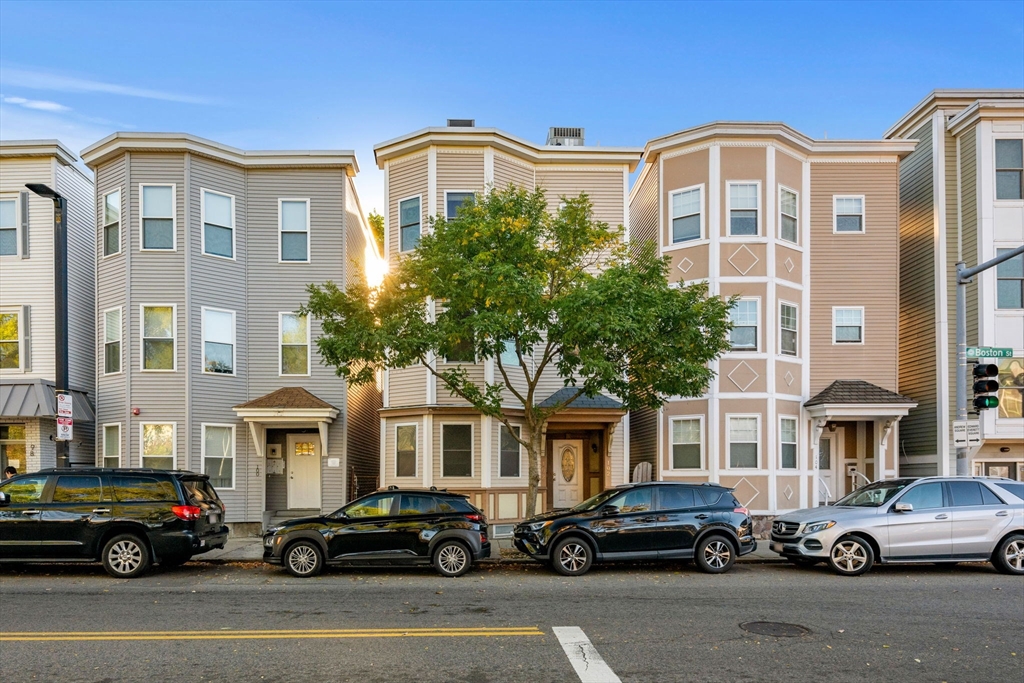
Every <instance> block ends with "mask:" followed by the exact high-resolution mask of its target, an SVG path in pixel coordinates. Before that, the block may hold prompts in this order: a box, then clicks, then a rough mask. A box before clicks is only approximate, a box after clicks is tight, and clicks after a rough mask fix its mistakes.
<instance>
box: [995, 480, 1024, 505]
mask: <svg viewBox="0 0 1024 683" xmlns="http://www.w3.org/2000/svg"><path fill="white" fill-rule="evenodd" d="M993 483H994V484H995V486H996V488H1000V489H1002V490H1004V491H1006V492H1007V493H1009V494H1010V495H1013V496H1017V497H1018V498H1020V499H1021V500H1024V484H1015V483H1012V482H1009V481H1000V482H993Z"/></svg>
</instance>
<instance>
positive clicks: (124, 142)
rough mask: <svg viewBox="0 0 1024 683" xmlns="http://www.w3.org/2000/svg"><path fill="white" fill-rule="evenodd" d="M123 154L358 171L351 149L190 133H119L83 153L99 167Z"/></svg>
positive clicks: (249, 164) (89, 162) (92, 164)
mask: <svg viewBox="0 0 1024 683" xmlns="http://www.w3.org/2000/svg"><path fill="white" fill-rule="evenodd" d="M124 152H191V153H193V154H198V155H200V156H204V157H208V158H211V159H216V160H218V161H223V162H226V163H229V164H234V165H236V166H244V167H247V168H287V167H306V168H310V167H312V168H344V169H345V172H346V174H347V175H350V176H354V175H356V174H357V173H358V172H359V164H358V163H357V162H356V155H355V152H353V151H352V150H347V149H346V150H315V149H314V150H251V151H250V150H243V149H238V148H236V147H230V146H228V145H224V144H221V143H219V142H214V141H213V140H207V139H205V138H201V137H198V136H195V135H190V134H188V133H134V132H124V131H122V132H117V133H112V134H110V135H108V136H107V137H105V138H103V139H102V140H100V141H98V142H95V143H93V144H91V145H89V146H88V147H86V148H85V149H83V150H82V161H84V162H85V164H86V165H87V166H89V167H90V168H96V167H97V166H99V165H100V164H102V163H103V162H105V161H107V160H108V159H110V158H112V157H114V156H116V155H118V154H122V153H124Z"/></svg>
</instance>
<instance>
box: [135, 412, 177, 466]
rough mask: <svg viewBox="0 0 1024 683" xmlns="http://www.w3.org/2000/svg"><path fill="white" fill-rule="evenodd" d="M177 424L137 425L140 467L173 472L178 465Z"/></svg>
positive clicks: (145, 423)
mask: <svg viewBox="0 0 1024 683" xmlns="http://www.w3.org/2000/svg"><path fill="white" fill-rule="evenodd" d="M177 430H178V424H177V423H176V422H141V423H139V442H140V443H139V453H141V454H142V467H152V468H153V469H156V470H173V469H176V468H177V463H178V444H177Z"/></svg>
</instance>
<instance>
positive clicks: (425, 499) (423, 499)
mask: <svg viewBox="0 0 1024 683" xmlns="http://www.w3.org/2000/svg"><path fill="white" fill-rule="evenodd" d="M439 511H440V508H439V507H438V505H437V499H436V498H434V497H433V496H413V495H409V494H407V493H403V494H402V503H401V505H399V506H398V514H400V515H436V514H437V513H438V512H439Z"/></svg>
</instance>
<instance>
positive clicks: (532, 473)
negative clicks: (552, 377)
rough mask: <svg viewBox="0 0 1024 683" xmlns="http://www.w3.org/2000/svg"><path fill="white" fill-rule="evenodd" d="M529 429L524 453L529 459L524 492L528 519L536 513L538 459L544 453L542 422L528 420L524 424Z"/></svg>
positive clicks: (538, 485) (538, 479) (538, 475)
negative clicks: (527, 482)
mask: <svg viewBox="0 0 1024 683" xmlns="http://www.w3.org/2000/svg"><path fill="white" fill-rule="evenodd" d="M526 428H527V430H529V439H528V442H529V445H528V446H527V447H526V455H527V459H528V460H529V477H528V480H529V486H528V488H527V493H526V515H525V516H526V518H527V519H529V518H530V517H533V516H534V515H535V514H537V490H538V489H539V488H540V459H541V456H542V455H543V453H544V423H543V422H541V423H539V424H532V421H530V420H528V421H527V425H526Z"/></svg>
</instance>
